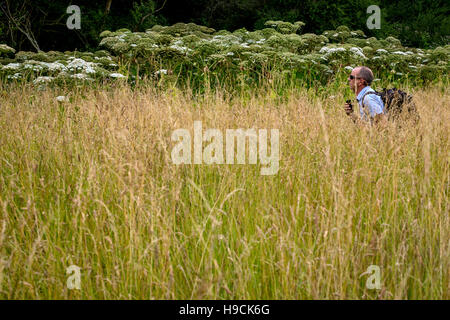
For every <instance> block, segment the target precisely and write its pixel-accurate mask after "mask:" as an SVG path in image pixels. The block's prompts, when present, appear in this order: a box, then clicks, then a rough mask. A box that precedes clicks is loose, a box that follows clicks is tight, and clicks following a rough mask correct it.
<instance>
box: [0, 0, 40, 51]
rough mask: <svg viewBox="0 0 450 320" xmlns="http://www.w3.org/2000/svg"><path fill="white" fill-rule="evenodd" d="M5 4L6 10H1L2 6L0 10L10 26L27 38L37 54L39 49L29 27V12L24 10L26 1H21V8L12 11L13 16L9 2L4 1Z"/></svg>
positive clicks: (7, 0) (26, 9)
mask: <svg viewBox="0 0 450 320" xmlns="http://www.w3.org/2000/svg"><path fill="white" fill-rule="evenodd" d="M5 4H6V8H3V6H0V9H1V10H2V11H3V13H4V14H5V15H6V18H7V19H8V21H9V23H10V25H14V26H15V27H16V29H17V30H19V31H20V32H22V33H23V34H24V35H25V36H26V37H27V39H28V40H29V41H30V43H31V45H32V46H33V47H34V48H35V49H36V50H37V51H38V52H40V51H41V49H40V48H39V45H38V43H37V41H36V38H35V37H34V34H33V31H32V27H31V19H30V10H28V8H26V4H27V1H23V2H22V7H21V8H20V9H18V10H16V11H14V14H12V13H11V9H10V4H9V0H5ZM10 28H11V27H10Z"/></svg>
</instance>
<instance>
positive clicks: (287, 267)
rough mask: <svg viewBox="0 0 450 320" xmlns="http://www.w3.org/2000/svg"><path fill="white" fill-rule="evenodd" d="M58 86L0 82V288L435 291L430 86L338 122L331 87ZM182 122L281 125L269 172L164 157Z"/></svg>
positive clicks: (50, 291) (306, 294)
mask: <svg viewBox="0 0 450 320" xmlns="http://www.w3.org/2000/svg"><path fill="white" fill-rule="evenodd" d="M61 93H62V92H61V91H60V89H54V90H46V91H42V92H38V91H35V90H33V89H30V88H28V87H26V86H25V87H15V88H9V89H6V88H5V87H3V88H2V90H1V97H0V101H1V102H0V297H1V298H4V299H5V298H8V299H22V298H27V299H28V298H30V299H55V298H58V299H79V298H82V299H129V298H130V299H230V298H231V299H319V298H320V299H360V298H364V299H380V298H382V299H434V298H444V299H446V298H448V297H449V295H448V293H449V282H448V276H449V265H448V261H449V251H448V244H449V232H448V230H449V220H448V211H449V207H448V202H449V196H448V192H449V163H448V161H449V141H448V135H449V125H450V121H449V120H450V119H449V116H450V108H449V96H448V92H446V91H445V88H442V87H434V88H429V89H424V90H417V91H414V95H415V99H416V102H417V106H418V110H419V113H420V116H421V120H420V122H419V123H418V124H417V125H412V124H411V123H402V124H401V125H400V124H399V123H388V124H387V126H386V127H384V128H373V127H367V126H359V125H355V124H353V122H351V121H350V120H349V119H348V118H347V117H346V116H345V114H344V113H343V110H342V108H338V106H339V105H342V102H343V101H344V100H345V99H344V95H343V94H342V93H337V94H336V95H335V96H334V97H333V96H331V97H326V96H324V97H322V98H318V97H316V96H314V95H313V94H312V93H311V92H307V91H305V90H298V91H292V92H291V93H290V94H289V95H286V96H285V97H284V98H283V99H281V100H280V99H279V98H278V97H277V96H276V95H274V94H273V93H271V92H269V91H267V92H264V91H261V92H255V93H254V94H251V95H243V96H241V97H236V98H234V99H229V97H228V96H227V95H226V94H225V93H224V92H223V91H218V92H216V93H210V94H207V95H205V96H204V97H195V96H193V95H191V94H188V93H186V92H185V91H179V90H177V89H172V90H166V91H164V92H158V91H155V90H153V89H145V88H141V89H138V90H131V89H130V88H129V87H126V86H123V87H117V88H110V89H105V90H102V91H95V90H91V89H88V88H84V89H79V90H78V91H74V92H72V93H71V94H70V95H69V96H70V97H71V100H72V101H71V102H65V103H59V102H57V101H56V100H55V97H56V96H57V95H59V94H61ZM194 120H202V122H203V128H204V129H206V128H218V129H221V130H225V129H228V128H230V129H231V128H252V127H254V128H266V129H270V128H278V129H280V154H281V159H280V170H279V172H278V174H276V175H273V176H262V175H260V168H259V165H249V164H247V165H210V166H208V165H182V166H176V165H173V164H172V161H171V157H170V154H171V150H172V147H173V146H174V143H173V142H172V141H171V139H170V138H171V134H172V132H173V130H175V129H177V128H187V129H190V130H192V127H193V122H194ZM70 265H77V266H79V267H80V268H81V290H69V289H68V288H67V285H66V280H67V277H68V275H67V274H66V268H67V267H68V266H70ZM370 265H377V266H379V267H380V270H381V287H382V288H381V290H371V289H367V288H366V280H367V278H368V277H369V275H367V274H364V272H365V271H366V270H367V268H368V267H369V266H370Z"/></svg>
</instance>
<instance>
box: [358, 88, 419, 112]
mask: <svg viewBox="0 0 450 320" xmlns="http://www.w3.org/2000/svg"><path fill="white" fill-rule="evenodd" d="M368 94H376V95H377V96H379V97H381V100H382V101H383V104H384V113H386V115H387V116H388V118H389V119H397V118H398V117H399V116H400V114H401V113H406V114H407V115H408V116H411V117H414V118H415V119H418V117H419V115H418V113H417V110H416V105H415V104H414V101H413V96H412V95H410V94H408V93H406V92H405V91H402V90H398V89H397V88H392V89H386V88H383V91H381V92H377V91H375V92H367V93H366V94H365V95H364V97H363V99H364V98H365V96H366V95H368ZM363 101H364V100H363Z"/></svg>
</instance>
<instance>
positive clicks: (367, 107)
mask: <svg viewBox="0 0 450 320" xmlns="http://www.w3.org/2000/svg"><path fill="white" fill-rule="evenodd" d="M367 92H375V90H373V89H372V88H371V87H370V86H367V87H364V89H362V90H361V92H360V93H359V94H358V96H357V97H356V100H357V101H358V104H359V113H360V115H361V119H364V120H369V119H370V117H371V118H373V117H375V116H376V115H377V114H380V113H383V109H384V104H383V100H381V97H380V96H378V95H376V94H368V95H366V96H365V98H364V105H363V101H361V99H362V98H363V97H364V95H365V94H366V93H367ZM368 115H370V117H368Z"/></svg>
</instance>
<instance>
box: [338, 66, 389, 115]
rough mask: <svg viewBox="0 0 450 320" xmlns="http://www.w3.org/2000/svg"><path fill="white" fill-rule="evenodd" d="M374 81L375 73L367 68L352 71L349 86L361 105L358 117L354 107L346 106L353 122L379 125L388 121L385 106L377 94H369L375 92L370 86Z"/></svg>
mask: <svg viewBox="0 0 450 320" xmlns="http://www.w3.org/2000/svg"><path fill="white" fill-rule="evenodd" d="M372 81H373V73H372V70H370V69H369V68H367V67H356V68H354V69H353V70H352V73H351V74H350V76H349V77H348V84H349V86H350V89H352V91H353V92H354V93H355V95H356V100H357V101H358V104H359V114H360V116H359V117H358V116H357V115H355V114H354V113H353V107H352V106H351V105H350V104H349V103H346V104H345V107H344V109H345V112H346V113H347V115H348V116H350V117H351V118H352V119H353V121H355V122H356V121H357V120H359V119H361V120H365V121H370V122H371V123H372V122H375V123H379V122H383V121H385V119H386V116H385V114H384V104H383V101H382V100H381V97H379V96H378V95H376V94H368V93H369V92H375V90H373V89H372V88H371V87H370V85H371V83H372Z"/></svg>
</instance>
